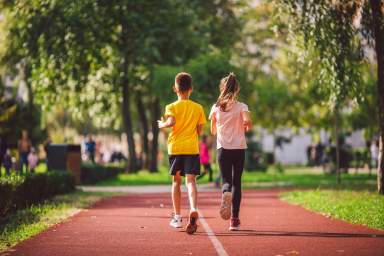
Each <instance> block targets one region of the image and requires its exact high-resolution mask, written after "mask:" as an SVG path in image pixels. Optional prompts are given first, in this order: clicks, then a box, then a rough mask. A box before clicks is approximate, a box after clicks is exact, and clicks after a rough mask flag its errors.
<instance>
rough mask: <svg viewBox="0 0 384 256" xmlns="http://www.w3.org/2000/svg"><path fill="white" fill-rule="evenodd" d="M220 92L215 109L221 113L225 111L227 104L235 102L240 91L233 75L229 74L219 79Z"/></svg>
mask: <svg viewBox="0 0 384 256" xmlns="http://www.w3.org/2000/svg"><path fill="white" fill-rule="evenodd" d="M220 91H221V92H220V96H219V98H218V99H217V101H216V107H218V108H219V109H220V110H221V111H227V107H228V105H229V103H231V102H234V101H235V100H237V95H238V94H239V91H240V86H239V83H238V82H237V79H236V76H235V74H234V73H232V72H231V73H229V75H228V76H226V77H224V78H223V79H221V82H220Z"/></svg>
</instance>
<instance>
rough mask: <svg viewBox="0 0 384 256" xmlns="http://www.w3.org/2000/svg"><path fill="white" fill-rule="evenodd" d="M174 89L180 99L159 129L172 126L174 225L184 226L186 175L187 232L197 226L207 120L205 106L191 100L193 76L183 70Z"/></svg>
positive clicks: (171, 165) (167, 110)
mask: <svg viewBox="0 0 384 256" xmlns="http://www.w3.org/2000/svg"><path fill="white" fill-rule="evenodd" d="M173 91H174V92H175V93H176V94H177V98H178V99H177V101H175V102H173V103H171V104H169V105H167V106H166V108H165V115H164V118H162V119H161V120H160V121H159V128H160V129H162V128H168V127H171V128H172V131H171V133H170V134H169V137H168V154H169V164H170V174H171V175H172V176H173V182H172V203H173V211H174V215H173V217H172V220H171V222H170V225H171V226H172V227H175V228H181V227H182V219H181V214H180V203H181V189H180V186H181V176H186V181H185V182H186V186H187V189H188V197H189V204H190V208H191V209H190V213H189V221H188V224H187V228H186V231H187V233H188V234H193V233H195V232H196V229H197V223H196V222H197V218H198V212H197V207H196V204H197V187H196V175H200V156H199V135H200V134H201V131H202V127H203V125H204V124H205V123H206V118H205V114H204V110H203V107H202V106H201V105H200V104H197V103H196V102H193V101H191V100H190V99H189V96H190V95H191V93H192V76H191V75H190V74H188V73H185V72H181V73H178V74H177V75H176V77H175V85H174V86H173Z"/></svg>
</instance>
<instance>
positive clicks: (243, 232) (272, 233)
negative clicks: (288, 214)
mask: <svg viewBox="0 0 384 256" xmlns="http://www.w3.org/2000/svg"><path fill="white" fill-rule="evenodd" d="M196 235H206V236H208V234H206V233H197V234H196ZM214 235H215V236H217V237H220V236H222V237H225V236H298V237H333V238H337V237H341V238H346V237H351V238H356V237H360V238H384V234H359V233H355V234H353V233H327V232H286V231H257V230H246V229H243V230H239V231H233V232H218V233H215V234H214Z"/></svg>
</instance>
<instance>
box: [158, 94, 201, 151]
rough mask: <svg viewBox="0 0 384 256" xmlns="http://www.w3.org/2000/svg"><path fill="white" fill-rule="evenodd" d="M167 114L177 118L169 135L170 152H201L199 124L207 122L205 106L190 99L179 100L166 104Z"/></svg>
mask: <svg viewBox="0 0 384 256" xmlns="http://www.w3.org/2000/svg"><path fill="white" fill-rule="evenodd" d="M165 116H172V117H174V118H175V125H174V126H173V127H172V131H171V133H170V135H169V137H168V154H169V155H194V154H199V142H198V134H197V126H198V125H201V124H204V123H205V122H206V120H205V115H204V110H203V107H202V106H201V105H200V104H198V103H196V102H194V101H192V100H189V99H188V100H187V99H186V100H178V101H175V102H173V103H171V104H169V105H167V106H166V109H165Z"/></svg>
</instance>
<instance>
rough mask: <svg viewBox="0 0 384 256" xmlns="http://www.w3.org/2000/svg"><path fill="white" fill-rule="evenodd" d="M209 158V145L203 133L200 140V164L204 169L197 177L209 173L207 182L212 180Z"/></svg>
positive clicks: (199, 177)
mask: <svg viewBox="0 0 384 256" xmlns="http://www.w3.org/2000/svg"><path fill="white" fill-rule="evenodd" d="M210 162H211V158H210V155H209V146H208V143H207V135H203V136H202V137H201V141H200V164H201V165H202V166H203V168H204V171H203V173H202V174H201V175H199V176H198V177H197V179H198V180H199V179H201V178H202V177H204V176H205V174H207V173H208V174H209V182H212V181H213V179H212V168H211V163H210Z"/></svg>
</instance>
